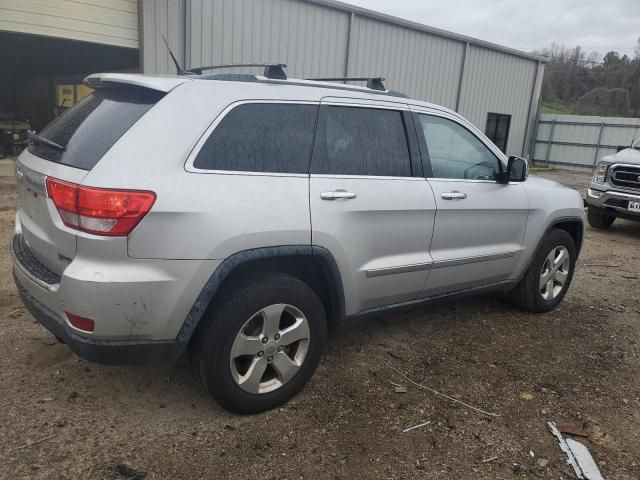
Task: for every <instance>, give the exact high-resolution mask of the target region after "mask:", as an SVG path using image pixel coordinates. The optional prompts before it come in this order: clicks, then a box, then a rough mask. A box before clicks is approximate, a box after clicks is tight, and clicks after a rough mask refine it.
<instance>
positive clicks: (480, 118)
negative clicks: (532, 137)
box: [458, 45, 538, 154]
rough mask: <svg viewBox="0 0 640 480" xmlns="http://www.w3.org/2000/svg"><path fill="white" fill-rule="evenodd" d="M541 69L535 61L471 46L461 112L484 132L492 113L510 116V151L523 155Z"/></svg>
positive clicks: (462, 91)
mask: <svg viewBox="0 0 640 480" xmlns="http://www.w3.org/2000/svg"><path fill="white" fill-rule="evenodd" d="M537 68H538V64H537V63H535V62H532V61H531V60H527V59H524V58H518V57H515V56H513V55H505V54H504V53H501V52H495V51H492V50H488V49H486V48H482V47H476V46H473V45H470V46H469V51H468V52H467V60H466V67H465V71H464V79H463V82H462V89H461V95H460V107H459V109H458V110H459V112H460V113H461V114H462V115H464V116H465V117H466V118H467V119H469V121H471V122H472V123H474V124H475V125H476V126H477V127H478V128H480V129H481V130H483V131H484V129H485V127H486V121H487V113H488V112H493V113H503V114H510V115H511V127H510V129H509V142H508V145H507V151H508V152H511V153H518V154H519V153H520V152H521V151H522V147H523V144H524V140H525V139H524V136H525V131H526V130H527V122H528V120H529V119H528V111H529V105H530V103H531V92H532V89H533V85H534V81H535V79H536V74H537Z"/></svg>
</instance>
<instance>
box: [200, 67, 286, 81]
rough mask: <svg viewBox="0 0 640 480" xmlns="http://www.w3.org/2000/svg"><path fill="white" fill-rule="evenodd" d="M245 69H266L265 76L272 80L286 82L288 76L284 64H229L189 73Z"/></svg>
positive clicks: (203, 68) (201, 68)
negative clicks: (222, 69)
mask: <svg viewBox="0 0 640 480" xmlns="http://www.w3.org/2000/svg"><path fill="white" fill-rule="evenodd" d="M245 67H264V76H265V77H267V78H270V79H272V80H286V79H287V74H286V73H285V72H284V69H285V68H287V66H286V65H285V64H284V63H229V64H226V65H209V66H206V67H193V68H190V69H189V70H188V71H189V72H191V73H195V74H196V75H202V72H203V71H204V70H220V69H221V68H245Z"/></svg>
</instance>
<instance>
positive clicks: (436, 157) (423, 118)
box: [420, 115, 500, 180]
mask: <svg viewBox="0 0 640 480" xmlns="http://www.w3.org/2000/svg"><path fill="white" fill-rule="evenodd" d="M420 123H421V126H422V130H423V132H424V136H425V140H426V142H427V150H428V151H429V159H430V160H431V169H432V170H433V177H434V178H455V179H470V180H494V179H495V178H496V174H497V173H499V172H500V162H499V160H498V158H497V157H496V156H495V155H494V154H493V153H492V152H491V150H489V149H488V148H487V147H486V146H485V145H484V143H482V142H481V141H480V140H479V139H478V138H477V137H476V136H475V135H474V134H473V133H471V132H470V131H469V130H467V129H466V128H464V127H463V126H462V125H459V124H458V123H456V122H453V121H451V120H447V119H446V118H441V117H434V116H431V115H420Z"/></svg>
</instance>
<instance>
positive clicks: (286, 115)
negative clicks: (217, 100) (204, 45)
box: [193, 103, 318, 173]
mask: <svg viewBox="0 0 640 480" xmlns="http://www.w3.org/2000/svg"><path fill="white" fill-rule="evenodd" d="M317 113H318V106H317V105H298V104H276V103H252V104H246V105H241V106H239V107H236V108H234V109H233V110H231V111H230V112H229V113H228V114H227V115H226V116H225V117H224V119H223V120H222V122H220V124H219V125H218V126H217V127H216V129H215V130H214V131H213V132H212V133H211V135H210V136H209V138H208V139H207V141H206V142H205V143H204V145H203V146H202V149H201V150H200V152H198V156H197V157H196V159H195V160H194V162H193V166H194V167H196V168H199V169H202V170H228V171H240V172H271V173H308V171H309V160H310V158H311V149H312V148H313V135H314V130H315V125H316V117H317Z"/></svg>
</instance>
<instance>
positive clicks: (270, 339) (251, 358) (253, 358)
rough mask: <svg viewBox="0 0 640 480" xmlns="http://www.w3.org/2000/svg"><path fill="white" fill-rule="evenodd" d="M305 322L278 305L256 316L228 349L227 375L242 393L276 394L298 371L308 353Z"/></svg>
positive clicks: (286, 306) (289, 308)
mask: <svg viewBox="0 0 640 480" xmlns="http://www.w3.org/2000/svg"><path fill="white" fill-rule="evenodd" d="M310 335H311V334H310V329H309V322H308V321H307V317H306V316H305V315H304V313H302V311H301V310H300V309H298V308H296V307H294V306H293V305H289V304H285V303H278V304H275V305H269V306H268V307H265V308H263V309H261V310H260V311H258V312H256V313H255V314H254V315H253V316H252V317H251V318H249V320H247V322H246V323H245V324H244V325H243V326H242V328H241V329H240V331H239V332H238V334H237V335H236V338H235V340H234V342H233V345H232V347H231V354H230V358H229V360H230V367H231V375H232V376H233V379H234V380H235V382H236V383H237V384H238V386H239V387H240V388H241V389H243V390H244V391H246V392H249V393H253V394H262V393H268V392H272V391H274V390H277V389H278V388H280V387H282V386H283V385H284V384H286V383H287V382H288V381H289V380H291V379H292V378H293V377H294V376H295V374H296V373H297V372H298V370H300V367H302V364H303V362H304V360H305V358H306V356H307V352H308V350H309V338H310Z"/></svg>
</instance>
